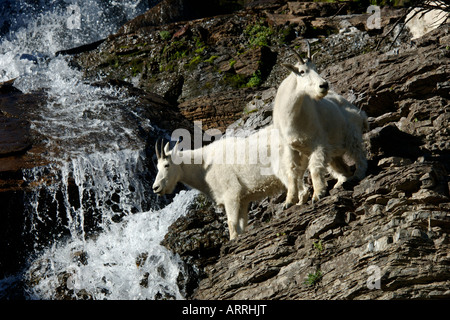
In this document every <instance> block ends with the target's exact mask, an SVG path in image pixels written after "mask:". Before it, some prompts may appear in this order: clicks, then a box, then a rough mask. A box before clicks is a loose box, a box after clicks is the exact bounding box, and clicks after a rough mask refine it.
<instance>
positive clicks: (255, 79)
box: [246, 70, 262, 88]
mask: <svg viewBox="0 0 450 320" xmlns="http://www.w3.org/2000/svg"><path fill="white" fill-rule="evenodd" d="M261 83H262V79H261V71H259V70H258V71H256V72H255V73H254V74H253V75H252V77H251V78H250V80H248V82H247V84H246V87H248V88H253V87H258V86H259V85H261Z"/></svg>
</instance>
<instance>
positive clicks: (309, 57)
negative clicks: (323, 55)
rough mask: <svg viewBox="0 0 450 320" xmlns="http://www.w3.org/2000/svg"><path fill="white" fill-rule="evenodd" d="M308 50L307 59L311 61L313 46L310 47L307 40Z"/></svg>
mask: <svg viewBox="0 0 450 320" xmlns="http://www.w3.org/2000/svg"><path fill="white" fill-rule="evenodd" d="M306 48H307V51H306V52H307V55H306V56H307V57H308V60H311V46H310V44H309V41H308V40H306Z"/></svg>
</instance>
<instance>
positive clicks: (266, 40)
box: [244, 20, 274, 47]
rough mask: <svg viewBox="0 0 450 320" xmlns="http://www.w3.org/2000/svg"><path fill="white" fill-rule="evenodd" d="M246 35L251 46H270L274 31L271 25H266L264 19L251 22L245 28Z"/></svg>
mask: <svg viewBox="0 0 450 320" xmlns="http://www.w3.org/2000/svg"><path fill="white" fill-rule="evenodd" d="M244 35H245V36H246V37H247V39H248V43H249V44H250V46H252V47H255V46H260V47H262V46H269V45H270V43H271V38H272V36H273V35H274V31H273V30H272V28H271V27H269V26H267V25H265V21H264V20H260V21H258V22H256V23H254V24H250V25H248V26H247V28H245V30H244Z"/></svg>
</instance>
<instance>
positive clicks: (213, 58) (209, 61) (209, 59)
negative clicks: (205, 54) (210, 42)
mask: <svg viewBox="0 0 450 320" xmlns="http://www.w3.org/2000/svg"><path fill="white" fill-rule="evenodd" d="M218 57H219V56H211V57H209V58H208V59H206V60H205V62H208V63H213V62H214V60H216V59H217V58H218Z"/></svg>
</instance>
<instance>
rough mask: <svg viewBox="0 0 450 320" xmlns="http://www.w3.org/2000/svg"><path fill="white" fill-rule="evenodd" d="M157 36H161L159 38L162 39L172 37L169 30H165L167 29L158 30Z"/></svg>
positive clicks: (165, 39)
mask: <svg viewBox="0 0 450 320" xmlns="http://www.w3.org/2000/svg"><path fill="white" fill-rule="evenodd" d="M159 36H160V37H161V40H163V41H167V40H170V39H172V33H170V31H167V30H163V31H160V32H159Z"/></svg>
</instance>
